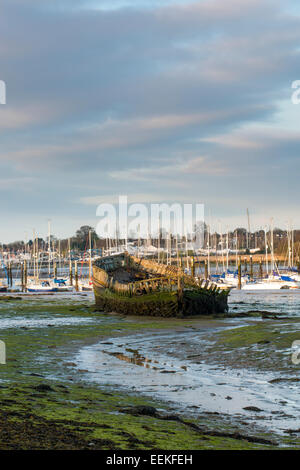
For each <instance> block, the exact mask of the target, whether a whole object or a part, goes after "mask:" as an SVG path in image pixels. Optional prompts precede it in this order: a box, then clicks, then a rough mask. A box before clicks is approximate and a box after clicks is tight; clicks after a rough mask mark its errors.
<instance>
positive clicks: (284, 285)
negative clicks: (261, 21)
mask: <svg viewBox="0 0 300 470" xmlns="http://www.w3.org/2000/svg"><path fill="white" fill-rule="evenodd" d="M270 232H271V244H270V245H271V246H270V248H271V274H269V266H268V257H267V254H268V244H267V232H266V230H265V243H266V270H267V277H266V278H265V279H262V280H259V281H251V282H248V283H246V284H245V285H243V286H242V289H243V290H279V289H299V284H298V283H297V282H296V281H295V280H294V279H292V277H291V276H285V275H281V274H280V273H279V270H278V268H277V266H276V263H275V259H274V236H273V219H272V221H271V229H270Z"/></svg>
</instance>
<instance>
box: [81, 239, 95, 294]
mask: <svg viewBox="0 0 300 470" xmlns="http://www.w3.org/2000/svg"><path fill="white" fill-rule="evenodd" d="M89 252H90V257H89V277H88V279H84V280H80V281H79V282H78V287H79V290H81V291H83V292H87V291H92V290H93V281H92V277H93V276H92V233H91V231H89Z"/></svg>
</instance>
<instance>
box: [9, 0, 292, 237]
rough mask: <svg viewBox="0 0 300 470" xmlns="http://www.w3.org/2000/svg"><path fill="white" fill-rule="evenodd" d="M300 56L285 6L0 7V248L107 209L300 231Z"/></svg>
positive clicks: (36, 2)
mask: <svg viewBox="0 0 300 470" xmlns="http://www.w3.org/2000/svg"><path fill="white" fill-rule="evenodd" d="M299 54H300V8H299V7H297V2H293V1H289V0H280V1H278V0H270V1H269V0H201V1H193V0H159V1H158V0H110V1H106V0H91V1H89V0H82V1H80V0H69V1H68V0H65V1H64V0H59V1H58V0H51V2H49V1H46V0H1V14H0V79H1V80H4V81H5V82H6V86H7V104H6V105H0V139H1V145H0V171H1V174H0V191H1V230H0V241H8V240H12V239H22V238H24V233H25V232H27V234H28V236H29V237H30V236H31V234H32V229H33V228H35V229H36V230H37V231H38V232H39V233H40V234H41V235H42V236H43V235H44V234H46V232H47V220H48V219H51V220H52V226H53V230H54V232H55V234H56V235H58V236H68V235H71V234H72V233H73V232H74V231H75V230H76V229H77V228H78V227H79V226H80V225H82V224H84V223H90V224H92V225H94V226H95V225H96V223H97V217H96V208H97V204H99V203H101V202H109V201H114V200H115V199H116V196H117V195H119V194H127V195H128V197H129V201H132V202H197V203H204V204H205V208H206V211H207V213H211V217H212V220H213V221H215V223H217V222H218V223H219V220H220V221H221V223H222V225H224V227H225V226H226V227H227V226H228V227H233V226H234V225H235V224H238V225H240V226H241V225H242V226H246V208H249V210H250V214H251V215H252V224H253V226H257V227H260V226H263V225H264V224H266V223H268V222H269V219H270V217H274V220H275V224H276V225H281V226H282V227H283V228H284V226H285V225H286V223H287V222H288V221H289V219H292V220H293V223H294V225H295V226H297V227H299V228H300V213H299V210H298V206H299V194H298V188H299V169H300V158H299V157H300V132H299V126H300V105H294V104H292V102H291V95H292V91H293V90H292V89H291V84H292V82H293V81H294V80H297V79H299V80H300V62H299V58H300V56H299Z"/></svg>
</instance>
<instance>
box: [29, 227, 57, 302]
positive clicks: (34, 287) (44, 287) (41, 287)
mask: <svg viewBox="0 0 300 470" xmlns="http://www.w3.org/2000/svg"><path fill="white" fill-rule="evenodd" d="M33 239H34V242H33V258H34V279H33V280H32V282H31V283H29V284H28V286H27V292H36V293H41V292H43V293H48V292H57V287H55V286H53V285H51V284H50V282H49V281H47V280H39V246H38V239H37V238H36V236H35V232H34V238H33Z"/></svg>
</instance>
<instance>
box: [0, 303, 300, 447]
mask: <svg viewBox="0 0 300 470" xmlns="http://www.w3.org/2000/svg"><path fill="white" fill-rule="evenodd" d="M274 329H276V330H279V332H278V333H277V334H276V335H275V334H274V333H272V331H273V330H274ZM270 335H271V336H272V338H276V344H275V346H276V347H274V354H275V353H276V354H278V356H276V359H277V360H276V363H277V366H276V370H275V369H274V367H272V360H271V359H272V354H273V349H272V348H271V349H270V344H273V343H272V342H271V343H270V342H268V341H270ZM297 335H298V336H297ZM299 336H300V335H299V334H298V321H297V319H295V318H291V319H289V320H284V321H281V320H279V321H278V320H276V321H270V320H263V321H262V320H260V319H257V318H249V319H248V318H245V319H244V318H243V319H240V318H238V319H232V318H229V319H224V318H223V319H217V318H214V319H213V318H211V319H208V318H194V319H154V318H132V317H122V316H120V315H108V314H103V313H99V312H95V311H94V307H93V297H92V295H91V296H90V295H85V296H77V297H76V299H74V297H67V296H66V297H65V298H64V299H62V298H61V297H60V296H59V297H58V296H49V297H47V296H43V297H39V298H34V299H32V298H28V299H27V298H26V299H23V300H21V301H20V300H15V301H13V300H11V301H9V302H1V299H0V339H1V340H3V341H5V343H6V348H7V364H6V365H1V366H0V367H1V381H0V404H1V406H0V415H1V423H3V425H2V426H1V427H0V448H1V449H261V448H263V449H266V448H267V449H269V448H280V447H281V446H284V447H286V448H298V447H299V445H300V440H299V433H298V432H297V428H299V426H297V422H298V423H299V420H298V414H297V413H298V409H297V408H296V405H295V403H294V401H295V395H296V388H295V387H297V382H296V381H292V380H287V381H284V380H283V381H279V382H276V381H275V382H272V383H270V381H272V380H274V379H275V380H276V379H283V378H285V379H292V378H294V379H295V378H297V377H296V375H297V371H296V370H295V369H293V368H292V367H291V366H290V363H289V361H288V360H287V354H288V352H290V351H289V348H290V341H291V340H292V339H293V338H294V337H298V338H299ZM245 341H246V343H245ZM257 343H259V344H257ZM245 348H246V349H245ZM247 348H252V349H253V353H255V359H253V358H252V356H251V354H250V352H251V350H249V349H248V351H247ZM278 348H281V349H278ZM280 351H282V354H281V353H280ZM270 356H271V357H270ZM264 357H270V360H269V362H268V361H267V362H266V361H265V360H264ZM246 361H248V362H247V364H246ZM273 362H275V360H274V361H273ZM263 365H264V366H263ZM246 367H247V370H248V369H249V371H250V370H251V371H252V375H250V376H249V375H248V372H246V371H245V368H246ZM241 370H244V376H242V379H241V378H240V376H239V375H238V374H239V373H241ZM298 372H299V371H298ZM260 374H262V376H261V375H260ZM118 376H119V377H118ZM257 384H259V385H257ZM239 389H242V390H239ZM271 389H273V391H274V393H273V394H274V400H273V399H270V397H269V393H270V390H271ZM293 390H294V391H293ZM279 391H280V393H281V394H278V393H279ZM264 393H266V394H264ZM252 394H253V395H252ZM289 395H290V397H289ZM249 396H250V397H251V400H249V399H248V398H249ZM284 397H285V399H284ZM288 397H289V398H288ZM276 399H277V401H276ZM279 400H280V401H287V402H288V403H280V402H279ZM247 407H248V408H249V407H250V408H249V409H248V410H247V409H245V408H247ZM289 415H290V416H289Z"/></svg>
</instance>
